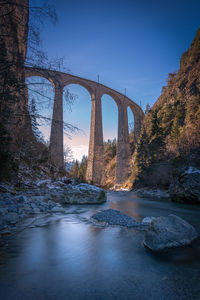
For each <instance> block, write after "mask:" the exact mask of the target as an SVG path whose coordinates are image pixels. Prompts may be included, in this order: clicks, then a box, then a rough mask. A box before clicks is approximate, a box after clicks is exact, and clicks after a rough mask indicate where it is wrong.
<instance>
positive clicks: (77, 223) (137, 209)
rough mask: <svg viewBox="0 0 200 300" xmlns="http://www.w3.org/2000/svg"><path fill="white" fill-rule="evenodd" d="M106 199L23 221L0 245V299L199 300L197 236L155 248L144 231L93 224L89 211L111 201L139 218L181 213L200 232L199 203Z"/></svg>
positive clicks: (127, 196) (123, 196) (121, 196)
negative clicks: (159, 250) (176, 245)
mask: <svg viewBox="0 0 200 300" xmlns="http://www.w3.org/2000/svg"><path fill="white" fill-rule="evenodd" d="M107 198H108V201H107V202H106V203H105V204H101V205H75V206H72V205H68V206H66V207H65V209H66V213H54V214H46V215H42V214H41V215H38V217H37V219H36V220H35V219H32V220H31V219H27V220H25V221H24V226H23V224H21V230H19V231H18V232H16V233H15V234H13V235H12V236H11V237H7V238H6V241H5V243H4V244H3V245H2V246H1V247H0V299H1V300H5V299H9V300H10V299H12V300H15V299H20V300H28V299H30V300H32V299H34V300H35V299H37V300H40V299H41V300H43V299H44V300H45V299H48V300H49V299H63V300H64V299H65V300H79V299H80V300H90V299H92V300H93V299H95V300H96V299H97V300H100V299H102V300H107V299H108V300H112V299H113V300H114V299H120V300H121V299H123V300H129V299H131V300H143V299H144V300H146V299H148V300H151V299H152V300H178V299H179V300H180V299H181V300H193V299H194V300H199V299H200V240H199V239H198V240H197V241H195V242H194V243H193V244H192V245H191V246H189V247H185V248H179V249H172V250H168V251H165V252H164V253H161V254H158V253H157V254H153V253H151V252H150V251H148V250H147V249H146V248H145V247H144V246H143V245H142V241H143V238H144V231H143V230H139V229H133V228H132V229H127V228H125V227H119V226H104V225H102V224H94V223H93V222H91V220H90V216H92V215H93V214H95V213H96V212H97V211H99V210H102V209H107V208H109V207H110V208H113V209H117V210H120V211H122V212H124V213H126V214H127V215H129V216H131V217H133V218H135V220H136V221H141V220H142V219H143V218H144V217H147V216H149V217H150V216H154V217H157V216H167V215H169V214H176V215H178V216H180V217H181V218H183V219H185V220H186V221H188V222H189V223H190V224H192V225H193V226H194V227H195V228H196V229H197V231H198V233H200V207H199V206H190V205H184V204H178V203H172V202H169V201H167V200H166V199H159V200H158V199H157V200H156V199H154V198H144V197H139V196H138V195H136V194H135V193H134V192H114V191H113V192H107Z"/></svg>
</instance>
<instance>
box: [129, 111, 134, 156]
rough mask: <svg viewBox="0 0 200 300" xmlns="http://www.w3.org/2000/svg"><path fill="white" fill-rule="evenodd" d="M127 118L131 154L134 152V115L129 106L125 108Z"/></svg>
mask: <svg viewBox="0 0 200 300" xmlns="http://www.w3.org/2000/svg"><path fill="white" fill-rule="evenodd" d="M127 116H128V133H129V143H130V150H131V154H133V152H134V151H135V134H134V114H133V111H132V109H131V108H130V106H128V107H127Z"/></svg>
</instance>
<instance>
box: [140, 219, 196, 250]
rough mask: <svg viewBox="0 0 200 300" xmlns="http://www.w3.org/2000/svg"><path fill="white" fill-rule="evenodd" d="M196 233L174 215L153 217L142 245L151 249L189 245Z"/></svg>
mask: <svg viewBox="0 0 200 300" xmlns="http://www.w3.org/2000/svg"><path fill="white" fill-rule="evenodd" d="M197 237H198V234H197V232H196V230H195V229H194V227H193V226H192V225H190V224H189V223H187V222H186V221H185V220H183V219H181V218H179V217H177V216H175V215H169V216H168V217H158V218H156V219H154V220H153V221H152V222H151V223H150V226H149V228H148V230H147V231H146V233H145V239H144V242H143V243H144V245H145V246H146V247H147V248H149V249H150V250H152V251H161V250H164V249H167V248H172V247H179V246H184V245H189V244H190V243H191V242H192V241H193V240H194V239H196V238H197Z"/></svg>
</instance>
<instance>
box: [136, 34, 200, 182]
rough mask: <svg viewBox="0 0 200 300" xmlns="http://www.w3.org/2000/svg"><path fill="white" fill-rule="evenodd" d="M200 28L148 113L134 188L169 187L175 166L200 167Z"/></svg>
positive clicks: (137, 154)
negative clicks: (145, 186)
mask: <svg viewBox="0 0 200 300" xmlns="http://www.w3.org/2000/svg"><path fill="white" fill-rule="evenodd" d="M199 149H200V29H199V30H198V31H197V34H196V37H195V39H194V41H193V42H192V44H191V47H190V48H189V50H188V51H186V52H185V53H184V54H183V55H182V57H181V61H180V69H179V70H178V72H176V73H170V74H169V76H168V80H167V86H166V87H164V88H163V90H162V94H161V96H160V97H159V98H158V100H157V101H156V103H155V104H154V106H153V107H152V109H151V110H150V111H149V112H148V113H147V114H146V117H145V119H144V123H143V128H142V131H141V135H140V138H139V141H138V145H137V148H136V153H135V155H134V161H133V174H132V180H133V185H134V186H144V185H147V186H148V185H149V186H161V187H164V186H166V187H167V186H168V185H169V183H170V176H171V173H172V172H173V169H174V167H175V166H176V167H177V166H178V165H179V166H184V165H186V166H187V165H194V166H196V167H199V166H200V159H199V157H200V153H199Z"/></svg>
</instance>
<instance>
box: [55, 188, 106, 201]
mask: <svg viewBox="0 0 200 300" xmlns="http://www.w3.org/2000/svg"><path fill="white" fill-rule="evenodd" d="M56 194H57V195H56ZM54 195H55V198H54V200H55V201H56V202H59V203H62V204H98V203H103V202H105V201H106V194H105V191H104V190H103V189H101V188H99V187H96V186H94V185H90V184H86V183H81V184H78V185H71V184H68V185H67V187H65V188H62V189H57V191H55V190H54Z"/></svg>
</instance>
